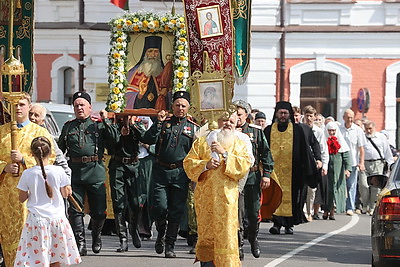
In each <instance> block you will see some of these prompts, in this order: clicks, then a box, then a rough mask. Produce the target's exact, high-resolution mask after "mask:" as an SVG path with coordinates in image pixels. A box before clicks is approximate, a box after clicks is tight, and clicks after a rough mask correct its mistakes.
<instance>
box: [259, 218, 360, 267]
mask: <svg viewBox="0 0 400 267" xmlns="http://www.w3.org/2000/svg"><path fill="white" fill-rule="evenodd" d="M359 220H360V218H359V217H358V215H357V214H354V215H353V216H351V220H350V222H349V223H348V224H346V225H345V226H343V227H342V228H340V229H338V230H335V231H332V232H329V233H326V234H324V235H323V236H320V237H317V238H315V239H313V240H311V241H310V242H308V243H306V244H304V245H302V246H300V247H298V248H296V249H294V250H292V251H290V252H288V253H286V254H285V255H283V256H281V257H279V258H277V259H275V260H273V261H271V262H270V263H268V264H267V265H265V266H264V267H274V266H276V265H278V264H280V263H282V262H284V261H285V260H287V259H290V258H291V257H293V256H294V255H296V254H298V253H299V252H301V251H303V250H305V249H308V248H310V247H312V246H314V245H316V244H318V243H319V242H321V241H324V240H325V239H327V238H329V237H331V236H334V235H337V234H340V233H341V232H344V231H347V230H349V229H350V228H352V227H353V226H354V225H356V224H357V223H358V221H359Z"/></svg>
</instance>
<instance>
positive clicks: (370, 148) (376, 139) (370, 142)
mask: <svg viewBox="0 0 400 267" xmlns="http://www.w3.org/2000/svg"><path fill="white" fill-rule="evenodd" d="M364 129H365V134H366V137H367V142H366V143H365V147H364V164H365V171H364V172H361V175H360V180H359V182H358V186H359V190H360V195H361V200H362V203H363V212H368V214H369V215H372V213H373V211H374V208H375V200H376V196H377V194H378V189H377V188H375V187H369V186H368V183H367V177H368V176H372V175H374V174H383V169H384V165H385V162H386V163H387V164H388V165H390V164H392V163H393V162H394V160H393V156H392V153H391V151H390V147H389V142H388V140H387V139H386V136H385V135H384V134H382V133H379V132H376V130H375V123H374V122H373V121H365V122H364Z"/></svg>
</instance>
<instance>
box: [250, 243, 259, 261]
mask: <svg viewBox="0 0 400 267" xmlns="http://www.w3.org/2000/svg"><path fill="white" fill-rule="evenodd" d="M250 246H251V254H253V257H254V258H259V257H260V254H261V251H260V245H259V244H258V240H257V239H256V240H255V241H253V242H250Z"/></svg>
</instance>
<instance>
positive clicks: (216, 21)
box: [197, 5, 223, 39]
mask: <svg viewBox="0 0 400 267" xmlns="http://www.w3.org/2000/svg"><path fill="white" fill-rule="evenodd" d="M197 19H198V24H199V29H200V38H202V39H203V38H208V37H213V36H220V35H223V30H222V20H221V11H220V7H219V5H213V6H207V7H201V8H197Z"/></svg>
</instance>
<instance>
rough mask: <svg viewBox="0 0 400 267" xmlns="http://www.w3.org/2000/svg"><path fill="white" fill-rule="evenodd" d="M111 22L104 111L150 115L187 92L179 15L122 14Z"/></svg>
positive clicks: (183, 34) (184, 45)
mask: <svg viewBox="0 0 400 267" xmlns="http://www.w3.org/2000/svg"><path fill="white" fill-rule="evenodd" d="M110 25H111V29H112V30H111V49H110V53H109V85H110V94H109V96H108V99H107V109H108V111H111V112H115V113H122V112H124V113H129V114H135V115H154V114H156V113H157V112H158V111H159V110H169V109H170V106H171V99H172V94H173V92H175V91H178V90H185V91H186V90H187V78H188V77H189V59H188V44H187V39H186V29H185V20H184V18H183V17H182V16H178V15H173V14H166V15H162V16H160V15H157V14H153V13H141V12H139V13H133V14H129V13H126V14H124V15H123V16H122V17H119V18H117V19H114V20H112V21H111V22H110Z"/></svg>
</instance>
